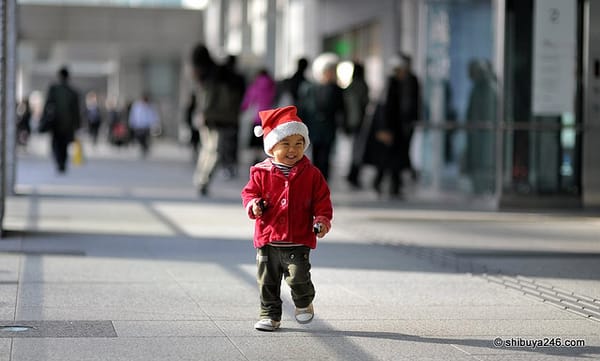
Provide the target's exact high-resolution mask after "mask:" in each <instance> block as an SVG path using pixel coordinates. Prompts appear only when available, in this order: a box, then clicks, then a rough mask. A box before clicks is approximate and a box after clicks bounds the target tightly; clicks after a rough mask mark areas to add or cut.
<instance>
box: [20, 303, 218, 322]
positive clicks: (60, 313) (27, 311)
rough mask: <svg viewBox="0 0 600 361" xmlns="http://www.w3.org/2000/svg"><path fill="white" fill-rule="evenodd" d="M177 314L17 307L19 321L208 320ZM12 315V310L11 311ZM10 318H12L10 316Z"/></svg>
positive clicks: (196, 314)
mask: <svg viewBox="0 0 600 361" xmlns="http://www.w3.org/2000/svg"><path fill="white" fill-rule="evenodd" d="M188 311H190V312H188V313H184V312H178V311H177V310H173V309H163V310H155V311H153V310H133V309H130V308H125V307H123V308H122V309H120V308H106V309H99V308H96V309H90V308H89V307H86V306H78V307H68V308H66V307H46V306H33V307H19V311H18V315H19V316H18V319H20V320H40V319H42V320H140V321H152V320H156V321H182V320H208V319H209V317H208V316H207V315H206V314H205V313H204V312H202V310H201V309H198V312H191V310H188ZM12 313H13V314H14V309H13V311H12ZM11 318H12V316H11Z"/></svg>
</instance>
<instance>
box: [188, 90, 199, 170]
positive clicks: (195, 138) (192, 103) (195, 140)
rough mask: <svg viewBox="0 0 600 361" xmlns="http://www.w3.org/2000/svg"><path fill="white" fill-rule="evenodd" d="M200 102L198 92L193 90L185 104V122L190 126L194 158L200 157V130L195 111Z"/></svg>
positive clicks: (190, 140)
mask: <svg viewBox="0 0 600 361" xmlns="http://www.w3.org/2000/svg"><path fill="white" fill-rule="evenodd" d="M197 104H198V102H197V101H196V93H194V92H192V93H191V94H190V97H189V100H188V102H187V104H186V106H185V124H186V125H187V126H188V129H189V131H190V139H189V142H190V146H191V147H192V155H193V159H194V160H196V159H198V148H199V145H200V132H199V131H198V126H197V125H196V124H195V122H194V113H195V112H196V106H197Z"/></svg>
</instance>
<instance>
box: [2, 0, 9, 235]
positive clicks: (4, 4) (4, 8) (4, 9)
mask: <svg viewBox="0 0 600 361" xmlns="http://www.w3.org/2000/svg"><path fill="white" fill-rule="evenodd" d="M7 8H8V5H7V2H6V1H2V2H0V233H3V232H4V211H5V198H6V169H7V166H6V49H7V44H6V40H7V35H6V32H7V18H8V16H7V14H6V13H7Z"/></svg>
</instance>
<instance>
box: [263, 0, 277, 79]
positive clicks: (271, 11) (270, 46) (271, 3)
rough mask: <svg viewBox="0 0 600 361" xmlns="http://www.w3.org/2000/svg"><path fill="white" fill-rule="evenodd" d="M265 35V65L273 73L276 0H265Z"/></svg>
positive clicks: (275, 46) (275, 56)
mask: <svg viewBox="0 0 600 361" xmlns="http://www.w3.org/2000/svg"><path fill="white" fill-rule="evenodd" d="M266 37H267V39H266V44H267V47H266V49H265V65H266V67H267V69H269V70H270V71H271V74H274V73H275V66H276V64H275V61H276V58H277V0H267V33H266Z"/></svg>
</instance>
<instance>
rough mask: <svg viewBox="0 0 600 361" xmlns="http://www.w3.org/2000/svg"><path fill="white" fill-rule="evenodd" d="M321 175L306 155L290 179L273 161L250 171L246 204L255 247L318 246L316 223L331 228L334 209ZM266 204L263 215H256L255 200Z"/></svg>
mask: <svg viewBox="0 0 600 361" xmlns="http://www.w3.org/2000/svg"><path fill="white" fill-rule="evenodd" d="M329 194H330V193H329V187H328V186H327V182H326V181H325V178H324V177H323V175H322V174H321V172H320V171H319V170H318V169H317V167H315V166H314V165H312V163H311V162H310V161H309V160H308V158H306V156H304V157H303V158H302V159H301V160H300V161H299V162H298V163H297V164H296V165H295V166H294V167H293V168H292V169H291V171H290V174H289V176H288V177H286V176H285V175H284V174H283V173H282V172H281V171H280V170H279V169H277V167H275V166H274V165H273V163H272V161H271V159H266V160H264V161H263V162H261V163H258V164H256V165H255V166H253V167H251V168H250V180H249V181H248V184H246V186H245V187H244V189H242V201H243V204H244V207H246V210H247V212H248V216H249V217H250V218H251V219H256V222H255V226H254V247H256V248H260V247H263V246H264V245H266V244H268V243H270V242H274V241H278V242H290V243H298V244H303V245H306V246H308V247H310V248H316V247H317V238H316V235H315V233H314V232H313V225H314V224H315V223H322V224H324V225H325V226H326V227H327V228H331V219H332V218H333V206H332V205H331V199H330V197H329ZM260 199H263V200H264V201H265V203H266V208H265V211H264V212H263V214H262V216H261V217H259V218H256V217H255V216H254V213H253V212H252V205H253V204H254V202H255V201H257V200H260Z"/></svg>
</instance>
